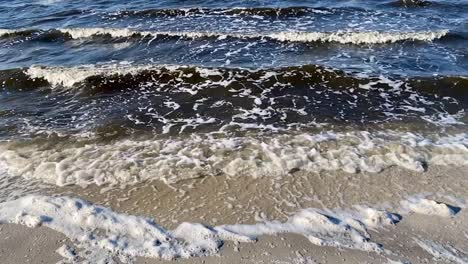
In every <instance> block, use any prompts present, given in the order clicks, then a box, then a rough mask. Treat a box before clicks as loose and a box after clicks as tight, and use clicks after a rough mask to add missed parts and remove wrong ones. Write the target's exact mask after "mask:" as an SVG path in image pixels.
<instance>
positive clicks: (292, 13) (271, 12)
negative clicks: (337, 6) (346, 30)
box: [109, 6, 334, 18]
mask: <svg viewBox="0 0 468 264" xmlns="http://www.w3.org/2000/svg"><path fill="white" fill-rule="evenodd" d="M333 12H334V9H328V8H311V7H301V6H298V7H282V8H268V7H263V8H262V7H253V8H228V9H220V8H182V9H144V10H124V11H118V12H115V13H112V14H110V15H109V16H110V17H116V18H125V17H178V16H201V15H228V16H263V17H298V16H303V15H309V14H317V13H318V14H331V13H333Z"/></svg>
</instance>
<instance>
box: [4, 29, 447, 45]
mask: <svg viewBox="0 0 468 264" xmlns="http://www.w3.org/2000/svg"><path fill="white" fill-rule="evenodd" d="M57 33H61V34H63V37H65V38H72V39H82V38H92V37H96V36H110V37H112V38H131V37H153V38H157V37H179V38H188V39H204V38H217V39H227V38H237V39H270V40H274V41H280V42H303V43H309V42H324V43H329V42H331V43H341V44H357V45H358V44H384V43H395V42H400V41H434V40H437V39H441V38H443V37H444V36H446V35H447V34H448V33H449V31H448V30H446V29H445V30H436V31H411V32H379V31H363V32H352V31H336V32H303V31H284V32H274V33H264V34H261V33H225V32H211V31H136V30H132V29H128V28H63V29H51V30H35V29H25V30H23V29H20V30H10V29H0V36H1V37H13V36H27V35H31V36H33V35H41V34H54V35H56V34H57Z"/></svg>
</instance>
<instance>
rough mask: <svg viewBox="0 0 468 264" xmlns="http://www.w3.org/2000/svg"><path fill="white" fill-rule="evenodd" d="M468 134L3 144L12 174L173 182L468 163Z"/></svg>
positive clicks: (66, 181) (63, 180) (0, 150)
mask: <svg viewBox="0 0 468 264" xmlns="http://www.w3.org/2000/svg"><path fill="white" fill-rule="evenodd" d="M467 147H468V136H467V135H466V134H458V135H452V136H438V135H432V136H422V135H417V134H414V133H396V132H390V131H389V132H379V133H377V134H372V133H369V132H365V131H354V132H348V133H334V132H331V131H329V132H325V133H319V134H298V135H287V134H285V135H276V136H273V137H266V138H261V137H259V138H257V137H227V138H224V137H223V138H216V137H206V136H202V135H195V134H194V135H192V136H191V137H188V138H185V139H184V138H180V137H179V138H177V137H176V138H174V139H149V140H130V139H125V140H118V141H116V142H112V143H109V144H105V143H104V144H103V143H97V142H92V141H86V140H85V141H84V142H80V141H78V142H75V143H73V142H71V141H62V140H60V139H59V140H55V139H51V140H46V141H45V142H44V141H38V142H29V143H28V142H23V143H14V142H12V143H8V144H0V161H1V162H3V163H4V165H5V168H7V170H8V172H9V174H10V175H14V176H22V177H25V178H29V179H39V180H42V181H45V182H48V183H52V184H57V185H59V186H63V185H81V186H86V185H88V184H97V185H104V184H129V183H135V182H140V181H145V180H163V181H165V182H167V183H174V182H177V181H180V180H185V179H190V178H198V177H203V176H217V175H226V176H230V177H273V178H274V177H283V176H287V175H290V174H294V173H295V172H298V171H303V172H308V173H310V172H320V171H337V170H342V171H345V172H348V173H356V172H359V171H364V172H371V173H377V172H380V171H381V170H384V169H386V168H389V167H393V166H398V167H401V168H405V169H408V170H413V171H418V172H422V171H425V170H426V168H427V166H431V165H440V166H444V165H445V166H447V165H451V166H462V165H468V148H467Z"/></svg>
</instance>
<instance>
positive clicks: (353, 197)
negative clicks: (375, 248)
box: [0, 167, 468, 263]
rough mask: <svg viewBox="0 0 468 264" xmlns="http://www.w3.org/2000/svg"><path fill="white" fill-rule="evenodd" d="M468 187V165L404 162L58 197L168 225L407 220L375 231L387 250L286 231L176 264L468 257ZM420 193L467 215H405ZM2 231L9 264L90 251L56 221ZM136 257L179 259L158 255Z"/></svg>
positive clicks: (76, 191)
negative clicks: (378, 215)
mask: <svg viewBox="0 0 468 264" xmlns="http://www.w3.org/2000/svg"><path fill="white" fill-rule="evenodd" d="M442 177H443V178H444V184H443V185H441V184H440V179H441V178H442ZM467 187H468V180H467V179H466V177H465V169H464V168H449V167H431V168H430V169H429V171H427V172H425V173H415V172H410V171H407V170H404V169H398V168H394V169H389V170H386V171H384V172H383V173H380V174H362V173H359V174H347V173H336V172H334V173H322V174H309V175H301V173H296V174H293V175H291V176H290V177H288V178H286V179H282V180H272V179H267V178H260V179H252V178H246V179H245V181H239V180H232V179H228V178H216V177H210V178H206V179H197V180H190V181H186V182H181V183H178V184H174V185H171V186H170V187H169V186H168V185H166V184H164V183H161V182H152V183H150V184H148V183H142V184H141V185H135V186H132V187H129V188H126V189H111V190H108V191H105V192H103V193H99V192H98V191H97V190H93V187H88V188H86V189H81V188H76V187H73V188H61V189H59V191H58V192H56V193H55V194H54V195H67V196H71V197H81V198H84V199H87V200H89V201H92V202H93V203H96V204H100V205H103V206H106V207H109V208H112V210H114V211H116V212H122V213H126V214H131V215H138V216H147V217H150V218H153V219H155V220H156V221H157V223H158V224H160V225H161V226H163V227H164V228H167V229H172V228H175V227H176V226H178V225H179V224H180V223H182V222H192V223H203V224H205V225H208V226H216V225H220V224H253V223H255V222H261V221H271V220H278V221H286V220H287V218H288V217H289V216H291V215H292V214H294V213H295V212H297V211H299V210H301V209H306V208H318V209H337V208H341V209H352V208H353V206H355V205H368V206H370V207H372V208H379V209H385V210H387V211H388V212H393V213H397V214H398V215H400V216H401V221H399V222H398V223H395V224H394V225H390V226H382V227H376V228H372V229H370V230H369V233H370V235H371V238H370V240H371V241H373V242H376V243H378V244H380V245H382V246H383V249H385V251H384V252H366V251H362V250H357V249H346V248H342V247H332V246H317V245H314V244H312V243H310V241H308V239H307V238H306V237H304V236H302V235H299V234H291V233H284V234H283V233H280V234H277V235H264V236H260V237H258V241H257V242H255V243H239V242H230V241H226V243H223V245H221V246H220V247H219V252H217V253H216V254H214V256H209V257H194V258H189V259H183V258H181V259H177V260H175V262H176V263H434V262H440V263H465V262H466V261H467V255H466V252H467V251H468V248H467V246H466V245H467V243H466V242H467V239H468V233H467V231H466V230H468V229H467V228H468V221H467V220H468V214H467V212H466V211H465V209H464V206H465V204H464V202H463V201H464V199H465V198H466V197H468V193H467V190H468V188H467ZM278 188H280V190H281V191H278ZM260 190H261V194H259V193H260ZM363 190H365V191H363ZM49 195H51V193H49ZM417 195H419V196H424V197H426V198H427V199H432V200H434V201H437V202H445V203H446V204H449V205H452V206H454V207H455V206H456V207H458V208H460V211H458V212H457V213H456V214H455V215H453V216H449V217H447V216H443V215H442V216H441V215H430V214H426V213H424V212H423V213H421V212H419V213H417V212H404V211H402V209H401V207H402V206H401V203H400V202H401V201H402V200H404V199H406V198H408V197H411V196H417ZM455 198H457V199H455ZM0 236H1V242H0V243H1V244H0V248H1V251H0V255H1V258H2V260H3V261H2V263H20V262H22V263H55V262H58V261H63V263H74V262H79V261H80V258H79V257H78V254H77V253H78V252H79V251H80V248H79V247H76V245H74V243H73V242H72V241H70V240H69V239H67V237H66V236H64V235H63V234H60V233H58V232H55V231H52V230H50V229H49V228H47V227H38V228H32V229H31V228H27V227H24V226H18V225H12V224H6V225H2V227H1V232H0ZM63 245H67V246H69V249H70V251H69V252H72V253H73V254H71V255H70V256H69V257H70V259H67V258H66V257H64V256H61V255H60V254H59V253H57V252H56V251H57V249H59V248H61V247H62V246H63ZM424 245H426V246H424ZM444 249H445V251H444ZM62 255H63V253H62ZM81 261H82V260H81ZM116 261H118V260H116ZM135 261H136V263H172V262H173V261H169V262H168V261H163V260H157V259H148V258H146V259H145V258H138V259H135ZM392 261H394V262H392Z"/></svg>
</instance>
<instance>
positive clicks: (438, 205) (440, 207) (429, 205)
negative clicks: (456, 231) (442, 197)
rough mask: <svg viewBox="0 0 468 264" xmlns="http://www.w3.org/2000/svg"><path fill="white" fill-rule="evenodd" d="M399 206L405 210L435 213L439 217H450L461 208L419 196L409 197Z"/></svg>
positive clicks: (425, 213)
mask: <svg viewBox="0 0 468 264" xmlns="http://www.w3.org/2000/svg"><path fill="white" fill-rule="evenodd" d="M401 206H402V209H403V210H404V211H406V212H413V213H417V214H424V215H436V216H441V217H452V216H454V215H456V214H457V213H458V212H459V211H460V209H461V208H459V207H454V206H450V205H448V204H445V203H442V202H436V201H433V200H429V199H425V198H421V197H410V198H408V199H407V200H404V201H402V202H401Z"/></svg>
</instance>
